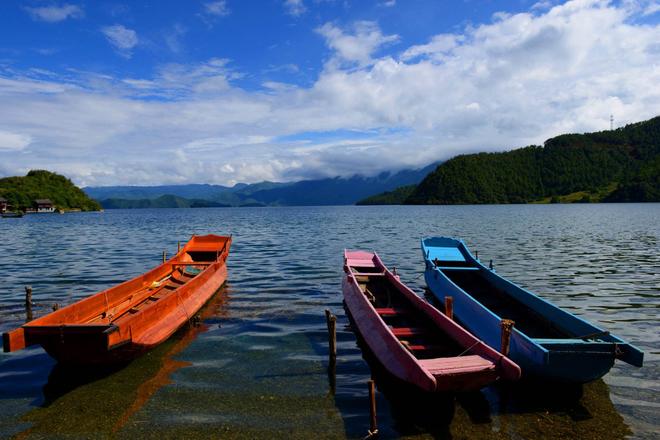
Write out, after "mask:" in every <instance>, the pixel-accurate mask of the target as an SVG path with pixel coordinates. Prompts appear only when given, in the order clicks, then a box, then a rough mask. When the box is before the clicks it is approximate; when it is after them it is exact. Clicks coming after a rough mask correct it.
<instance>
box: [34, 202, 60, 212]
mask: <svg viewBox="0 0 660 440" xmlns="http://www.w3.org/2000/svg"><path fill="white" fill-rule="evenodd" d="M34 208H35V212H38V213H39V212H55V205H54V204H53V202H51V201H50V199H37V200H35V201H34Z"/></svg>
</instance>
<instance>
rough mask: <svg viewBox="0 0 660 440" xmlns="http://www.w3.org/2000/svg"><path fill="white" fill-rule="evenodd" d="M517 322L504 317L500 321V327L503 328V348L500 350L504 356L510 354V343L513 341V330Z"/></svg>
mask: <svg viewBox="0 0 660 440" xmlns="http://www.w3.org/2000/svg"><path fill="white" fill-rule="evenodd" d="M514 325H515V322H514V321H512V320H510V319H503V320H502V321H500V328H501V330H502V349H501V350H500V351H501V353H502V354H503V355H504V356H508V355H509V343H510V342H511V332H512V331H513V326H514Z"/></svg>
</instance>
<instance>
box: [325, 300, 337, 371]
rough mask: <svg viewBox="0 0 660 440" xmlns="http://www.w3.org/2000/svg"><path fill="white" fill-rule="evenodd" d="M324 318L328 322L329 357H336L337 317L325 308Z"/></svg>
mask: <svg viewBox="0 0 660 440" xmlns="http://www.w3.org/2000/svg"><path fill="white" fill-rule="evenodd" d="M325 320H326V321H327V324H328V348H329V351H330V357H331V358H333V359H336V358H337V317H336V316H335V315H333V314H332V313H330V310H328V309H325Z"/></svg>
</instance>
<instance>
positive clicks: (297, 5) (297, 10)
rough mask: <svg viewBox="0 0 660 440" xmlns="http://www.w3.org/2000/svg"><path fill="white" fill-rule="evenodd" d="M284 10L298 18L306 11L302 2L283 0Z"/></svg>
mask: <svg viewBox="0 0 660 440" xmlns="http://www.w3.org/2000/svg"><path fill="white" fill-rule="evenodd" d="M284 8H285V9H286V12H287V14H289V15H293V16H294V17H298V16H300V15H302V14H304V13H305V12H306V11H307V8H306V7H305V4H304V3H303V0H284Z"/></svg>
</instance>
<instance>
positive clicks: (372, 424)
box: [367, 380, 378, 438]
mask: <svg viewBox="0 0 660 440" xmlns="http://www.w3.org/2000/svg"><path fill="white" fill-rule="evenodd" d="M367 384H368V385H369V416H370V420H369V433H368V436H367V437H369V438H373V437H375V436H377V435H378V421H377V420H376V387H375V384H374V381H373V380H369V382H367Z"/></svg>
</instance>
